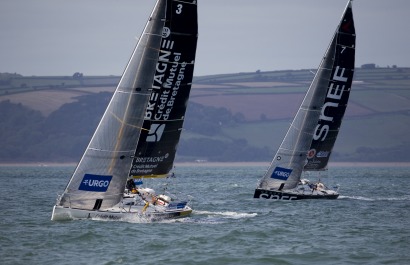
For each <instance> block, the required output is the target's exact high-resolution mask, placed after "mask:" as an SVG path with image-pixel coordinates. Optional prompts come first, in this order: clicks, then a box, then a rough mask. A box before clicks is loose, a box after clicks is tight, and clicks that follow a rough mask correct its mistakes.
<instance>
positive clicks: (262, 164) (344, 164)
mask: <svg viewBox="0 0 410 265" xmlns="http://www.w3.org/2000/svg"><path fill="white" fill-rule="evenodd" d="M269 164H270V161H269V162H206V161H205V162H181V163H175V167H177V168H178V167H253V166H256V167H257V166H260V167H268V166H269ZM76 165H77V163H54V162H38V163H0V167H36V166H37V167H63V166H64V167H75V166H76ZM332 167H335V168H336V167H337V168H340V167H410V162H330V163H329V168H332Z"/></svg>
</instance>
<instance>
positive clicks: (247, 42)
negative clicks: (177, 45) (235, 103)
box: [0, 0, 410, 76]
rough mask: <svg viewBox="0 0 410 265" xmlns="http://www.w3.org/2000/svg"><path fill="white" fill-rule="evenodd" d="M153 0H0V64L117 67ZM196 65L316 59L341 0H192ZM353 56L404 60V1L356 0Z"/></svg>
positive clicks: (273, 66)
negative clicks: (196, 29)
mask: <svg viewBox="0 0 410 265" xmlns="http://www.w3.org/2000/svg"><path fill="white" fill-rule="evenodd" d="M154 2H155V0H0V33H1V41H0V72H12V73H14V72H17V73H20V74H23V75H72V74H73V73H74V72H82V73H84V75H110V74H112V75H121V73H122V71H123V70H124V67H125V65H126V63H127V61H128V58H129V56H130V55H131V52H132V49H133V48H134V45H135V43H136V38H137V37H138V36H139V35H140V33H141V32H142V30H143V28H144V26H145V23H146V21H147V18H148V15H149V14H150V12H151V10H152V7H153V5H154ZM198 2H199V42H198V49H197V60H196V62H197V63H196V66H195V75H196V76H200V75H209V74H221V73H236V72H252V71H256V70H262V71H269V70H285V69H306V68H316V67H317V66H318V65H319V62H320V59H321V56H322V55H323V54H324V52H325V49H326V47H327V45H328V44H329V41H330V38H331V36H332V34H333V32H334V30H335V28H336V26H337V23H338V22H339V19H340V17H341V15H342V12H343V10H344V7H345V5H346V3H347V0H309V1H308V0H199V1H198ZM353 12H354V17H355V25H356V33H357V52H356V54H357V57H356V66H360V65H362V64H365V63H376V64H377V65H379V66H387V65H390V66H391V65H393V64H395V65H397V66H410V53H409V51H408V49H409V47H410V31H409V25H410V15H409V14H410V1H409V0H388V1H387V0H356V1H354V2H353Z"/></svg>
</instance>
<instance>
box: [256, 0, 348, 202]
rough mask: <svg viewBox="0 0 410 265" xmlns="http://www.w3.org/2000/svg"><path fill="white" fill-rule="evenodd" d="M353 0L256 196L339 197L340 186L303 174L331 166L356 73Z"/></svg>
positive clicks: (296, 198)
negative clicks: (335, 187) (316, 180)
mask: <svg viewBox="0 0 410 265" xmlns="http://www.w3.org/2000/svg"><path fill="white" fill-rule="evenodd" d="M351 2H352V1H349V2H348V4H347V6H346V8H345V11H344V13H343V16H342V18H341V21H340V23H339V25H338V26H337V29H336V31H335V33H334V36H333V38H332V40H331V42H330V45H329V47H328V49H327V51H326V53H325V55H324V57H323V59H322V62H321V64H320V66H319V69H318V70H317V72H316V75H315V77H314V79H313V81H312V83H311V85H310V87H309V90H308V91H307V93H306V95H305V98H304V100H303V102H302V104H301V106H300V108H299V110H298V112H297V114H296V116H295V118H294V120H293V122H292V124H291V125H290V128H289V130H288V132H287V134H286V136H285V138H284V140H283V142H282V143H281V145H280V147H279V149H278V151H277V152H276V154H275V156H274V158H273V160H272V163H271V165H270V167H269V169H268V170H267V172H266V173H265V175H264V176H263V178H262V179H261V180H260V182H259V184H258V186H257V188H256V190H255V194H254V198H265V199H273V200H300V199H336V198H337V197H338V196H339V193H338V191H337V190H333V189H329V188H327V187H326V186H325V185H324V184H323V183H320V181H319V182H318V183H310V182H309V180H307V179H304V178H302V174H303V173H304V172H307V171H322V170H326V169H327V164H328V161H329V157H330V154H331V152H332V149H333V146H334V143H335V141H336V137H337V134H338V132H339V129H340V125H341V122H342V119H343V116H344V113H345V110H346V107H347V102H348V99H349V94H350V88H351V84H352V80H353V74H354V59H355V42H356V34H355V28H354V21H353V12H352V3H351Z"/></svg>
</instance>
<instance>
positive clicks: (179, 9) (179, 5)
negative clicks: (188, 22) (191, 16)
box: [175, 4, 183, 15]
mask: <svg viewBox="0 0 410 265" xmlns="http://www.w3.org/2000/svg"><path fill="white" fill-rule="evenodd" d="M182 7H183V5H182V4H178V5H177V10H176V11H175V13H177V14H178V15H180V14H182Z"/></svg>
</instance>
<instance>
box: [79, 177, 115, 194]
mask: <svg viewBox="0 0 410 265" xmlns="http://www.w3.org/2000/svg"><path fill="white" fill-rule="evenodd" d="M111 179H112V176H102V175H93V174H85V175H84V177H83V180H82V181H81V184H80V187H79V188H78V189H79V190H85V191H94V192H106V191H107V189H108V186H109V185H110V182H111Z"/></svg>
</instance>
